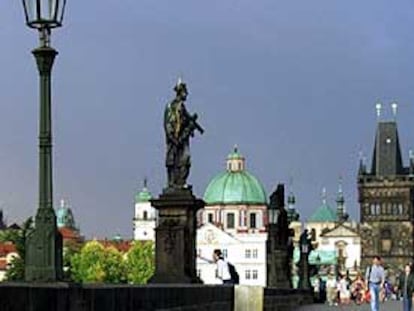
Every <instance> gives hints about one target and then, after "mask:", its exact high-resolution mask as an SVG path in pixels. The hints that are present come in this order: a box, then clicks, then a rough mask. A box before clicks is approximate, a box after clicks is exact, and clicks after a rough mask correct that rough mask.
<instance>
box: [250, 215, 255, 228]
mask: <svg viewBox="0 0 414 311" xmlns="http://www.w3.org/2000/svg"><path fill="white" fill-rule="evenodd" d="M250 228H252V229H255V228H256V213H251V214H250Z"/></svg>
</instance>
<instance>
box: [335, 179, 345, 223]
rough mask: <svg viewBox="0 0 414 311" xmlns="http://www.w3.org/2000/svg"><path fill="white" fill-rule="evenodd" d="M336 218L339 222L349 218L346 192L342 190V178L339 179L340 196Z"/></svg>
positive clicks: (338, 196)
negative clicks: (346, 210)
mask: <svg viewBox="0 0 414 311" xmlns="http://www.w3.org/2000/svg"><path fill="white" fill-rule="evenodd" d="M336 217H337V219H338V221H343V220H345V219H346V218H347V214H346V213H345V198H344V192H343V190H342V177H339V184H338V194H337V196H336Z"/></svg>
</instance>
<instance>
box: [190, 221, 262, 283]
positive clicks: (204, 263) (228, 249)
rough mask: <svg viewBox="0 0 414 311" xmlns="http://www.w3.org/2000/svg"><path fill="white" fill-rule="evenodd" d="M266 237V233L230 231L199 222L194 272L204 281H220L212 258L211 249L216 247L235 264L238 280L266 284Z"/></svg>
mask: <svg viewBox="0 0 414 311" xmlns="http://www.w3.org/2000/svg"><path fill="white" fill-rule="evenodd" d="M266 238H267V234H266V233H259V234H235V235H230V234H228V232H227V233H226V232H224V231H222V230H220V229H219V228H217V227H215V226H214V225H211V224H207V225H204V226H202V227H201V228H200V229H198V230H197V255H198V257H197V273H198V274H199V275H200V278H201V279H202V280H203V282H204V283H205V284H220V283H221V280H219V279H216V264H215V263H213V262H212V258H213V251H214V250H215V249H220V250H221V251H222V252H223V255H224V257H225V259H226V260H227V261H229V262H230V263H232V264H233V265H234V266H235V268H236V270H237V272H238V273H239V277H240V284H242V285H260V286H266ZM208 261H210V262H208Z"/></svg>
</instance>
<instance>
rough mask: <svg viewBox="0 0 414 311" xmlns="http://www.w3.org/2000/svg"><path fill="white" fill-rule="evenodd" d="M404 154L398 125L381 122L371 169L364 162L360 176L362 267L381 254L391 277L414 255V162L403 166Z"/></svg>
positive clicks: (378, 126) (378, 127)
mask: <svg viewBox="0 0 414 311" xmlns="http://www.w3.org/2000/svg"><path fill="white" fill-rule="evenodd" d="M401 154H402V153H401V149H400V143H399V137H398V130H397V122H396V121H395V120H394V121H379V122H378V125H377V131H376V137H375V146H374V152H373V156H372V167H371V170H370V171H368V170H367V168H366V164H365V161H364V160H363V159H361V160H360V167H359V173H358V193H359V203H360V216H361V228H360V229H361V231H360V233H361V243H362V245H361V268H362V269H366V267H367V266H368V265H369V264H370V263H371V261H372V258H373V257H374V256H375V255H379V256H381V258H383V264H384V266H385V267H386V268H388V269H389V274H390V275H395V273H396V272H397V270H399V269H402V268H403V267H404V264H405V263H407V262H411V261H412V258H413V256H414V240H413V236H414V231H413V224H414V212H413V199H414V175H413V168H414V166H413V164H414V162H413V159H412V156H411V154H410V163H409V165H408V167H404V165H403V160H402V156H401Z"/></svg>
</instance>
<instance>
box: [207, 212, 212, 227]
mask: <svg viewBox="0 0 414 311" xmlns="http://www.w3.org/2000/svg"><path fill="white" fill-rule="evenodd" d="M207 222H209V223H210V224H212V223H213V213H208V214H207Z"/></svg>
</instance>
